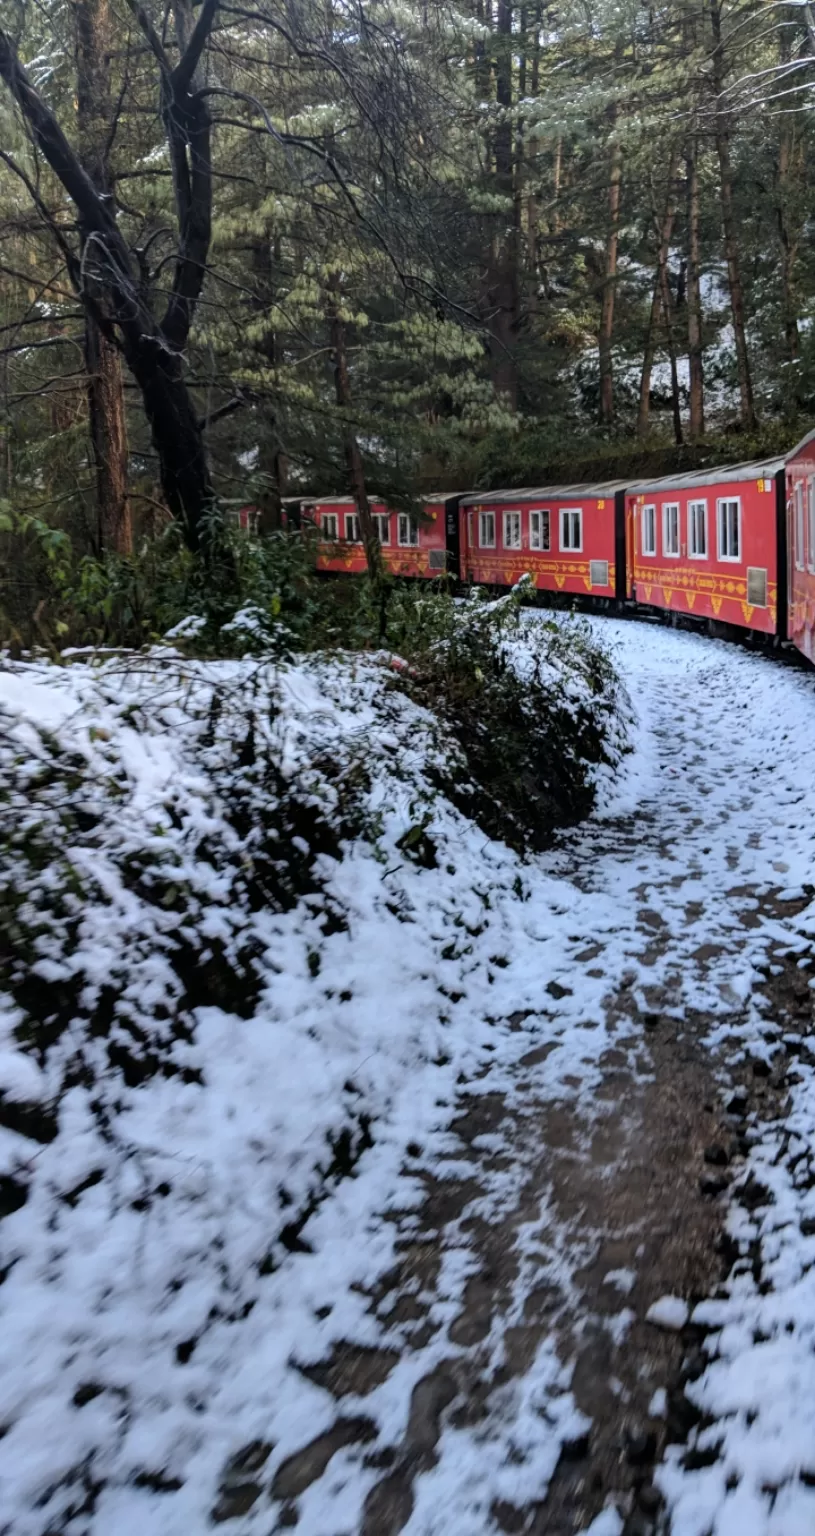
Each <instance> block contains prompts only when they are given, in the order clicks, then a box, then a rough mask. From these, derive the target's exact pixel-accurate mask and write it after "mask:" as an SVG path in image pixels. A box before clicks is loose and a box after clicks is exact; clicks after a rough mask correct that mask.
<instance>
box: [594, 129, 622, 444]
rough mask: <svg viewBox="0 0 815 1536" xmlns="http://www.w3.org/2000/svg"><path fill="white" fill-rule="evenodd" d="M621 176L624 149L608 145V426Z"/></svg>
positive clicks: (603, 318) (603, 339)
mask: <svg viewBox="0 0 815 1536" xmlns="http://www.w3.org/2000/svg"><path fill="white" fill-rule="evenodd" d="M622 179H623V153H622V149H621V147H620V145H619V144H618V143H616V142H615V143H613V144H612V146H611V169H610V172H609V180H608V233H607V235H606V258H605V275H604V281H603V302H602V306H601V310H600V335H599V345H600V422H601V424H602V425H603V426H610V425H611V423H612V421H613V420H614V367H613V362H612V355H611V341H612V337H613V335H614V301H615V298H616V293H617V245H618V241H619V232H620V186H621V183H622Z"/></svg>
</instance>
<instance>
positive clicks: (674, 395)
mask: <svg viewBox="0 0 815 1536" xmlns="http://www.w3.org/2000/svg"><path fill="white" fill-rule="evenodd" d="M659 286H660V292H661V295H662V313H663V316H664V319H665V341H666V345H667V348H668V358H669V360H670V365H671V413H672V415H673V427H674V442H675V443H676V444H677V445H679V444H681V442H682V406H681V402H680V399H679V371H678V369H677V366H676V341H675V339H674V311H673V299H672V298H671V285H670V282H669V281H668V263H667V261H663V262H662V263H661V265H660V269H659Z"/></svg>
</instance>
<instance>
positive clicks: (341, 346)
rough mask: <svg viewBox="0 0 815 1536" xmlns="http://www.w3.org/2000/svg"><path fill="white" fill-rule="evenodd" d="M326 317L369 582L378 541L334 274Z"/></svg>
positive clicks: (377, 561) (376, 564) (378, 563)
mask: <svg viewBox="0 0 815 1536" xmlns="http://www.w3.org/2000/svg"><path fill="white" fill-rule="evenodd" d="M326 297H327V315H328V329H329V338H330V344H331V360H332V363H333V367H334V397H335V399H336V402H337V405H338V406H339V408H340V414H341V416H342V443H343V451H344V454H345V466H346V469H347V472H348V484H349V488H350V491H351V495H352V496H353V498H354V503H355V505H356V509H357V512H358V514H359V526H360V529H361V530H362V542H363V545H364V546H365V560H366V563H367V566H368V575H369V576H370V578H371V580H372V581H373V582H379V581H380V579H381V576H382V554H381V550H380V547H379V539H378V538H377V536H376V531H375V529H374V524H373V518H372V517H371V505H370V502H369V501H368V491H367V488H366V485H365V465H364V463H363V460H362V450H361V448H360V446H359V440H358V438H357V435H356V432H355V431H354V426H353V422H352V420H351V413H350V407H351V380H350V377H349V374H348V338H347V335H346V330H345V321H344V320H343V318H342V290H341V286H340V278H339V274H338V273H337V272H332V274H331V276H330V277H329V278H328V283H327V295H326Z"/></svg>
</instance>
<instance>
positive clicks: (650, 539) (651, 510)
mask: <svg viewBox="0 0 815 1536" xmlns="http://www.w3.org/2000/svg"><path fill="white" fill-rule="evenodd" d="M642 552H643V554H644V555H655V554H656V552H657V509H656V507H643V509H642Z"/></svg>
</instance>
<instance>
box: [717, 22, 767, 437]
mask: <svg viewBox="0 0 815 1536" xmlns="http://www.w3.org/2000/svg"><path fill="white" fill-rule="evenodd" d="M710 19H711V26H712V30H713V53H712V60H711V64H712V70H711V80H712V83H713V89H714V92H715V95H716V101H715V113H716V115H715V139H716V151H717V154H718V156H719V200H720V205H721V211H722V231H723V234H724V254H725V260H726V261H727V277H728V283H729V287H730V310H731V314H732V317H733V338H734V341H735V347H736V370H737V373H738V380H739V402H740V411H739V415H740V420H741V424H742V426H743V427H744V428H745V430H746V431H752V429H753V428H754V427H755V425H756V411H755V404H754V401H753V381H752V378H751V375H750V357H749V354H748V351H747V335H746V329H745V309H744V285H743V283H742V278H741V262H740V257H739V238H738V232H737V229H736V212H735V208H734V204H733V168H732V163H731V159H730V123H729V120H728V116H727V111H726V108H725V107H724V104H723V92H724V84H725V58H724V42H723V39H722V13H721V3H720V0H710Z"/></svg>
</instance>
